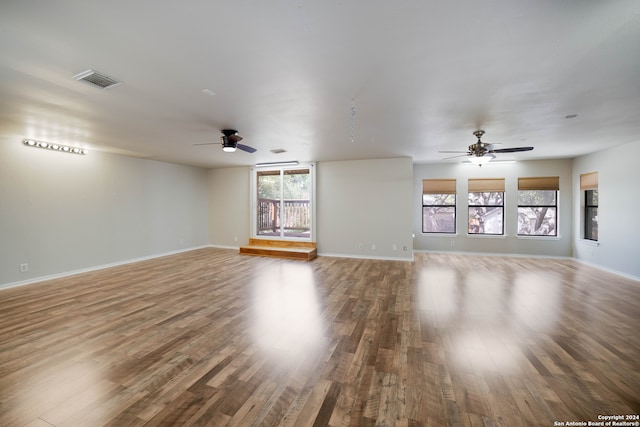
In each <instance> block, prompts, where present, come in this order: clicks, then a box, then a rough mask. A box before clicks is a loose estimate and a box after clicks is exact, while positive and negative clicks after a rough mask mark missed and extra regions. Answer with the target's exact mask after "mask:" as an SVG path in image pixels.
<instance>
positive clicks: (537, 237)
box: [516, 235, 562, 240]
mask: <svg viewBox="0 0 640 427" xmlns="http://www.w3.org/2000/svg"><path fill="white" fill-rule="evenodd" d="M516 239H522V240H560V239H562V236H524V235H518V236H516Z"/></svg>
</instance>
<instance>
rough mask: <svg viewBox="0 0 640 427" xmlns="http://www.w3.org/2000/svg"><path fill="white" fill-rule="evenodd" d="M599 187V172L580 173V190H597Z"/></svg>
mask: <svg viewBox="0 0 640 427" xmlns="http://www.w3.org/2000/svg"><path fill="white" fill-rule="evenodd" d="M597 188H598V172H589V173H583V174H580V190H581V191H582V190H596V189H597Z"/></svg>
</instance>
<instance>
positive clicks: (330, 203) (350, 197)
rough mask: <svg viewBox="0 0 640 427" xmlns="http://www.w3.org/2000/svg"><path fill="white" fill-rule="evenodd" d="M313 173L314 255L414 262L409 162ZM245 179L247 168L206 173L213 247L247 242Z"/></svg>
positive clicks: (345, 165)
mask: <svg viewBox="0 0 640 427" xmlns="http://www.w3.org/2000/svg"><path fill="white" fill-rule="evenodd" d="M316 167H317V170H316V198H317V203H316V204H317V211H316V214H317V216H318V218H317V236H316V242H317V244H318V253H319V254H321V255H336V256H347V257H370V258H388V259H412V258H413V251H412V242H411V223H412V218H411V215H412V212H411V206H412V198H411V197H412V185H413V177H412V175H413V165H412V162H411V159H410V158H401V159H383V160H357V161H338V162H321V163H318V164H316ZM250 179H251V177H250V169H249V168H228V169H214V170H211V171H209V195H210V212H211V218H210V227H209V230H210V234H209V241H210V243H211V244H212V245H214V246H222V247H237V246H240V245H244V244H246V243H247V242H248V239H249V237H250V233H251V224H250V221H251V219H250V216H251V215H250V214H251V213H250V211H249V209H250V205H251V203H250V202H251V199H250V197H251V194H250V182H249V180H250ZM236 236H237V237H238V240H239V241H238V242H236V241H235V240H234V239H235V237H236ZM359 243H362V248H360V247H359ZM374 244H375V245H376V249H375V250H374V249H372V248H371V245H374ZM393 245H396V248H397V249H396V250H393ZM403 247H406V249H407V250H406V251H403Z"/></svg>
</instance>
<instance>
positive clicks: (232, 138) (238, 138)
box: [228, 134, 242, 142]
mask: <svg viewBox="0 0 640 427" xmlns="http://www.w3.org/2000/svg"><path fill="white" fill-rule="evenodd" d="M228 138H229V141H231V142H240V141H242V137H241V136H240V135H238V134H235V135H229V136H228Z"/></svg>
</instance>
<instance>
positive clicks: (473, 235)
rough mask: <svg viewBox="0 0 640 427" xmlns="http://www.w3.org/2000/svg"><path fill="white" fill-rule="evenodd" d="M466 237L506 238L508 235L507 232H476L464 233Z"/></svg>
mask: <svg viewBox="0 0 640 427" xmlns="http://www.w3.org/2000/svg"><path fill="white" fill-rule="evenodd" d="M466 237H469V238H471V239H506V238H507V237H509V235H508V234H483V233H478V234H474V233H472V234H469V233H467V234H466Z"/></svg>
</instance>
